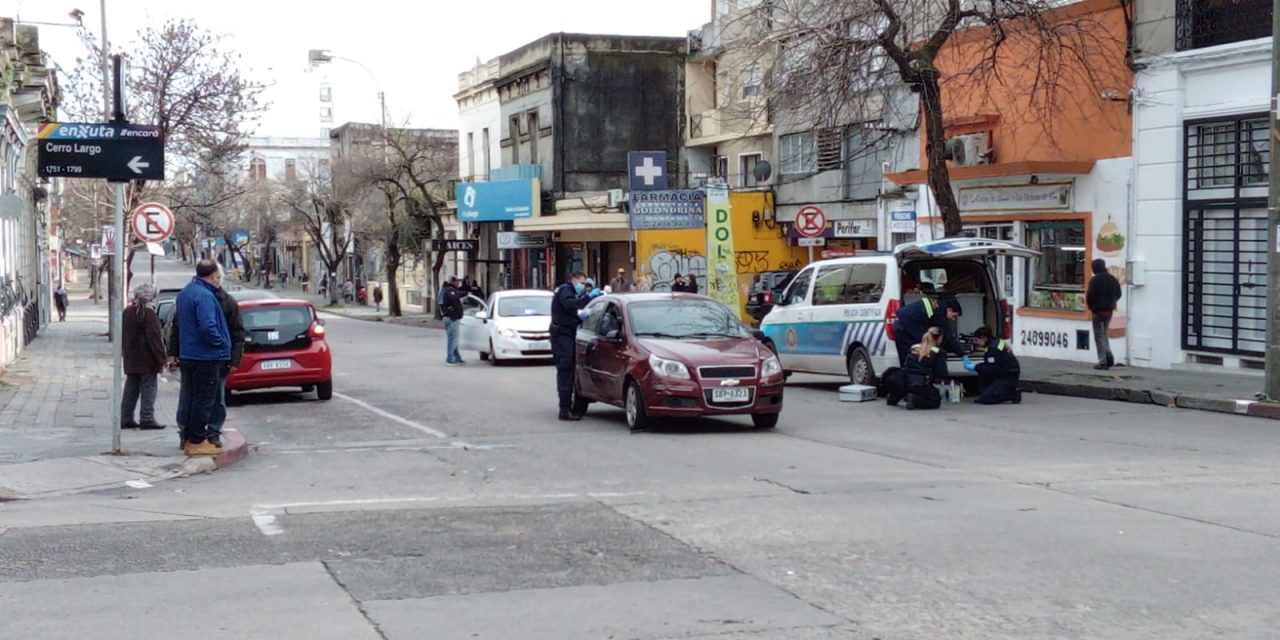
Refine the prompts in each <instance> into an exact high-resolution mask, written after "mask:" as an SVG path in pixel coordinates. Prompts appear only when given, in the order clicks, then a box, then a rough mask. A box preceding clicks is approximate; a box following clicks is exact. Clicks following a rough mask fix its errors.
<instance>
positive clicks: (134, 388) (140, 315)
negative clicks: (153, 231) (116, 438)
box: [120, 283, 165, 430]
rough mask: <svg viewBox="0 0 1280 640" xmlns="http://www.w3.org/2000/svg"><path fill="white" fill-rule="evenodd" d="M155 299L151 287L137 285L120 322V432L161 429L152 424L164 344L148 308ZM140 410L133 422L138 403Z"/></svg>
mask: <svg viewBox="0 0 1280 640" xmlns="http://www.w3.org/2000/svg"><path fill="white" fill-rule="evenodd" d="M155 298H156V288H155V286H154V285H152V284H151V283H145V284H140V285H138V286H137V287H134V289H133V301H132V302H131V303H130V304H129V308H127V309H125V310H124V322H122V323H121V325H120V329H121V332H122V335H123V341H122V343H121V344H122V345H123V346H122V350H123V351H124V373H125V376H126V378H125V382H124V399H123V401H122V403H121V406H120V415H121V416H123V417H122V419H121V421H120V427H121V428H122V429H148V430H150V429H163V428H164V425H162V424H159V423H157V422H156V389H157V386H158V382H157V378H158V376H159V375H160V372H161V371H163V370H164V363H165V353H164V340H163V337H162V336H161V333H160V316H158V315H156V310H155V309H153V308H152V307H151V301H152V300H155ZM139 399H141V400H142V407H141V408H140V410H139V411H138V420H137V421H134V419H133V413H134V409H138V400H139Z"/></svg>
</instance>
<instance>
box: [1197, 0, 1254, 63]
mask: <svg viewBox="0 0 1280 640" xmlns="http://www.w3.org/2000/svg"><path fill="white" fill-rule="evenodd" d="M1177 3H1178V4H1177V20H1176V29H1177V32H1176V33H1177V35H1176V44H1177V48H1178V51H1186V50H1188V49H1199V48H1202V47H1212V46H1214V45H1219V44H1228V43H1231V42H1241V41H1243V40H1253V39H1254V38H1265V37H1267V36H1269V35H1271V14H1272V3H1271V0H1177Z"/></svg>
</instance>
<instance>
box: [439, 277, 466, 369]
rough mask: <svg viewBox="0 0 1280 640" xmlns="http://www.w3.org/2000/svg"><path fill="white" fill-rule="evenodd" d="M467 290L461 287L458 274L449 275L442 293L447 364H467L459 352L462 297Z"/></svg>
mask: <svg viewBox="0 0 1280 640" xmlns="http://www.w3.org/2000/svg"><path fill="white" fill-rule="evenodd" d="M466 295H467V294H466V292H464V291H463V290H462V289H461V285H460V284H459V280H458V276H449V281H448V282H446V283H445V284H444V290H443V291H441V293H440V300H441V305H440V312H441V314H443V315H444V331H445V337H446V341H445V364H448V365H460V364H466V363H465V362H463V361H462V354H461V353H459V352H458V332H459V331H460V330H461V329H462V299H463V298H464V297H466Z"/></svg>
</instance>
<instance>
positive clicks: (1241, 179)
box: [1186, 116, 1271, 198]
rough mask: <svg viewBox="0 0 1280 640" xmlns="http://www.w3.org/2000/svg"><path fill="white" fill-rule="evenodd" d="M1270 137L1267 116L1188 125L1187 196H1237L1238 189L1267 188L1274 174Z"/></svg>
mask: <svg viewBox="0 0 1280 640" xmlns="http://www.w3.org/2000/svg"><path fill="white" fill-rule="evenodd" d="M1268 134H1269V130H1268V128H1267V119H1266V117H1265V116H1264V117H1261V118H1259V117H1256V116H1255V117H1246V118H1234V119H1230V120H1215V121H1212V122H1199V123H1189V124H1188V125H1187V144H1186V150H1187V167H1186V170H1187V194H1188V196H1189V197H1192V198H1197V197H1220V196H1226V197H1236V196H1237V195H1239V194H1237V193H1235V191H1237V190H1240V189H1247V188H1250V187H1259V188H1264V187H1266V185H1267V176H1268V175H1269V173H1270V171H1271V148H1270V146H1269V141H1268ZM1214 192H1217V193H1214Z"/></svg>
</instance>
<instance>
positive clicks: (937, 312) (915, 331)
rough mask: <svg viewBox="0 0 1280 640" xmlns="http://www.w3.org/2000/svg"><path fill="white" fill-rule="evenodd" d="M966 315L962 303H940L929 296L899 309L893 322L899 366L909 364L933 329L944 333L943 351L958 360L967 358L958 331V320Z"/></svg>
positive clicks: (951, 300)
mask: <svg viewBox="0 0 1280 640" xmlns="http://www.w3.org/2000/svg"><path fill="white" fill-rule="evenodd" d="M963 313H964V310H963V309H962V308H961V307H960V301H959V300H956V299H955V298H946V299H943V300H941V301H940V300H938V299H936V298H930V297H927V296H926V297H924V298H921V299H919V300H916V301H915V302H912V303H911V304H909V305H906V306H905V307H902V308H901V309H899V310H898V318H897V320H894V322H893V341H894V343H895V345H896V346H897V347H898V364H900V365H902V364H906V362H907V356H908V355H910V354H911V348H912V347H914V346H916V345H917V344H920V340H921V339H922V338H924V334H925V332H927V331H928V330H929V329H930V327H937V328H938V330H939V331H941V332H942V349H943V350H944V351H949V352H951V353H954V354H956V355H957V356H962V355H964V350H963V349H962V348H961V347H960V341H959V340H958V339H957V338H956V329H955V322H956V319H957V318H959V317H960V316H961V315H962V314H963Z"/></svg>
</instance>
